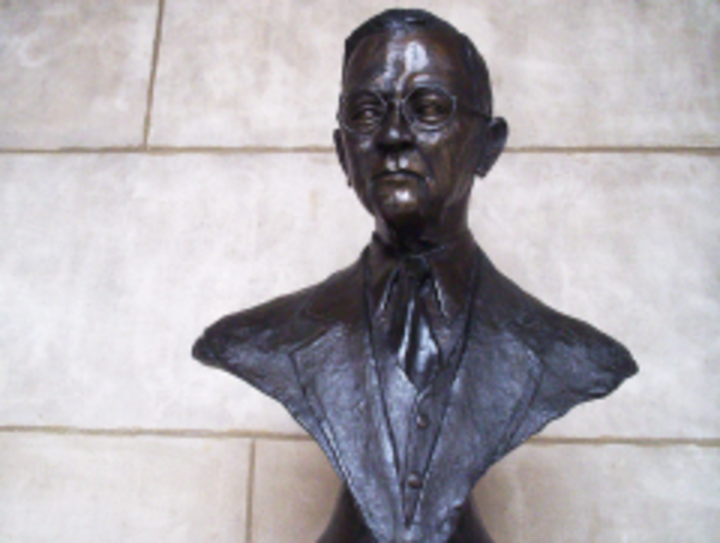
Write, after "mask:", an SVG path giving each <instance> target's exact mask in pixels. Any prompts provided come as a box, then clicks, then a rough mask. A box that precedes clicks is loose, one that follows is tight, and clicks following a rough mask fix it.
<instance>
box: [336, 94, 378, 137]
mask: <svg viewBox="0 0 720 543" xmlns="http://www.w3.org/2000/svg"><path fill="white" fill-rule="evenodd" d="M385 108H386V106H385V102H384V101H383V100H382V99H381V98H380V97H379V96H377V95H375V94H373V93H371V92H360V93H355V94H351V95H350V96H348V97H347V98H346V99H345V100H344V101H343V104H342V108H341V116H342V122H343V124H344V125H345V126H346V127H347V128H349V129H350V130H354V131H357V132H368V131H370V130H373V129H374V128H376V127H377V126H378V125H379V124H380V123H381V122H382V120H383V118H384V116H385Z"/></svg>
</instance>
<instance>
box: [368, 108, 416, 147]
mask: <svg viewBox="0 0 720 543" xmlns="http://www.w3.org/2000/svg"><path fill="white" fill-rule="evenodd" d="M376 142H377V145H378V147H380V148H381V149H385V150H388V151H398V150H402V149H405V148H408V147H411V146H412V145H413V142H414V135H413V132H412V130H411V129H410V125H409V123H408V121H407V119H406V118H405V115H403V113H402V108H401V107H400V104H398V103H397V102H395V103H392V104H388V112H387V117H386V118H385V120H384V122H383V123H382V124H381V125H380V128H379V130H378V132H377V135H376Z"/></svg>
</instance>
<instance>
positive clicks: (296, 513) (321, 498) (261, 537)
mask: <svg viewBox="0 0 720 543" xmlns="http://www.w3.org/2000/svg"><path fill="white" fill-rule="evenodd" d="M253 487H254V493H253V507H252V510H253V519H252V542H253V543H298V542H300V541H308V542H309V541H316V540H317V538H318V537H319V536H320V534H321V533H322V532H323V530H324V529H325V526H326V525H327V523H328V521H329V520H330V515H331V513H332V510H333V507H334V506H335V499H336V497H337V493H338V490H339V488H340V482H339V480H338V478H337V476H336V475H335V472H334V471H333V470H332V468H331V467H330V464H328V462H327V460H326V458H325V456H324V455H323V453H322V451H321V450H320V448H319V447H318V446H317V445H315V444H314V443H312V442H309V441H277V440H259V441H258V442H257V445H256V451H255V482H254V485H253Z"/></svg>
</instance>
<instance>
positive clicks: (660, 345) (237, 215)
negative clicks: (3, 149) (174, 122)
mask: <svg viewBox="0 0 720 543" xmlns="http://www.w3.org/2000/svg"><path fill="white" fill-rule="evenodd" d="M719 169H720V159H718V158H717V157H707V156H690V155H688V156H678V155H662V154H655V155H649V156H642V155H630V154H622V155H612V154H599V155H557V154H547V155H546V154H530V155H518V154H511V155H507V156H506V157H504V158H503V159H502V160H501V162H500V164H499V165H498V168H497V171H496V172H494V173H493V175H491V177H490V178H489V179H488V180H486V181H483V182H482V183H480V185H479V187H478V190H477V193H476V196H475V200H474V204H473V210H472V223H473V229H474V231H475V232H476V234H477V237H478V239H479V240H480V242H481V243H482V245H483V246H484V247H485V249H486V250H487V252H488V254H489V255H490V256H491V257H492V258H493V260H494V261H495V262H496V264H497V265H498V266H499V268H500V269H502V270H504V271H506V272H507V273H508V274H509V275H510V276H511V277H512V278H514V279H515V280H516V281H517V282H518V283H519V284H520V285H521V286H523V287H524V288H526V289H527V290H529V291H530V292H532V293H534V294H536V295H537V296H538V297H540V298H541V299H543V300H545V301H547V302H548V303H550V304H551V305H553V306H555V307H558V308H559V309H561V310H563V311H566V312H569V313H570V314H573V315H576V316H578V317H580V318H583V319H586V320H588V321H590V322H592V323H593V324H595V325H596V326H598V327H599V328H600V329H603V330H606V331H607V332H609V333H611V334H613V335H615V336H617V337H618V338H619V339H621V340H622V341H623V342H625V343H626V344H627V345H628V346H629V347H630V349H631V350H632V352H633V353H634V354H635V356H636V358H637V360H638V362H639V364H640V368H641V373H640V374H639V375H638V376H637V377H635V378H634V379H632V380H631V381H630V382H628V383H627V384H626V385H624V386H623V387H622V388H621V390H620V391H619V392H618V393H617V394H616V395H614V396H612V397H611V398H610V399H608V400H607V401H603V402H596V403H593V404H589V405H587V406H585V407H581V408H578V409H577V410H576V411H574V412H573V413H571V414H570V415H569V416H568V417H567V418H565V419H563V420H562V421H561V422H558V423H555V424H554V425H552V426H551V427H550V429H549V430H548V432H549V433H551V434H554V435H569V436H587V437H593V436H595V437H596V436H605V435H616V436H626V437H632V436H647V437H689V438H702V437H718V436H720V426H719V424H720V423H719V422H718V421H720V416H719V414H720V398H719V397H718V395H717V393H716V392H717V390H718V386H720V385H719V382H718V379H719V378H720V375H719V374H718V372H717V368H716V366H717V364H714V363H713V361H716V360H718V357H719V356H720V343H719V341H720V340H718V338H720V330H718V326H719V323H720V292H718V289H719V288H720V287H719V286H718V283H717V277H718V274H719V272H720V269H719V268H720V265H719V264H720V257H719V256H718V255H720V247H718V243H719V242H718V240H719V239H720V238H718V233H719V232H720V224H719V221H720V218H719V217H718V215H717V213H716V210H717V209H718V206H719V205H720V190H719V186H718V182H717V179H718V170H719ZM0 178H2V179H3V182H2V184H0V299H2V300H3V304H0V322H1V323H2V326H0V344H2V345H3V349H2V357H3V358H2V364H3V367H4V368H5V370H4V371H3V372H2V378H1V379H0V420H1V421H2V423H3V424H16V425H22V424H32V425H71V426H80V427H93V428H97V427H101V428H102V427H144V428H157V427H160V428H212V429H229V428H241V429H247V430H261V431H272V432H283V433H288V432H289V433H299V432H300V430H299V428H298V426H297V425H296V424H295V423H294V422H293V421H292V420H291V418H290V417H289V416H288V415H287V414H286V413H285V411H284V409H283V408H282V407H280V406H279V405H277V404H275V403H274V402H273V401H271V400H269V399H267V398H264V397H263V396H261V395H260V394H259V393H257V392H255V391H253V390H252V389H250V388H249V387H248V386H246V385H245V384H243V383H242V382H240V381H238V380H237V379H234V378H232V377H231V376H229V375H227V374H225V373H222V372H218V371H213V370H210V369H207V368H206V367H204V366H201V365H199V364H197V363H195V362H194V361H192V360H191V358H190V356H189V348H190V345H191V343H192V342H193V341H194V339H195V338H196V337H197V335H198V334H199V333H200V331H201V330H202V329H203V327H204V326H206V325H208V324H209V323H211V322H213V321H214V320H215V319H217V318H218V317H220V316H221V315H224V314H227V313H230V312H232V311H235V310H238V309H241V308H245V307H248V306H250V305H253V304H256V303H259V302H261V301H263V300H266V299H268V298H271V297H274V296H278V295H280V294H282V293H286V292H290V291H293V290H296V289H299V288H301V287H303V286H306V285H309V284H311V283H313V282H316V281H319V280H322V279H323V278H325V277H326V276H327V275H328V274H329V273H331V272H333V271H335V270H337V269H339V268H340V267H342V266H344V265H346V264H348V263H350V262H352V261H353V260H354V259H355V258H356V257H357V255H358V254H359V252H360V250H361V248H362V247H363V245H364V244H365V243H366V241H367V239H368V234H369V231H370V222H369V220H368V219H367V218H366V217H365V215H364V213H363V212H362V210H361V209H360V206H359V205H358V204H357V203H356V202H355V200H354V198H353V196H352V194H351V192H350V191H349V190H348V189H347V187H345V185H344V183H343V180H342V176H341V174H340V171H339V168H338V167H337V166H336V165H335V163H334V158H333V157H332V155H330V154H307V155H306V154H281V155H278V154H258V155H249V154H234V155H233V154H217V155H203V154H187V155H157V156H147V155H128V154H105V155H102V156H94V155H64V156H5V157H0Z"/></svg>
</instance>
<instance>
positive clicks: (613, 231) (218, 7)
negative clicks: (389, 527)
mask: <svg viewBox="0 0 720 543" xmlns="http://www.w3.org/2000/svg"><path fill="white" fill-rule="evenodd" d="M395 5H401V3H399V2H389V1H380V0H368V1H358V2H352V3H350V2H335V1H332V0H304V1H298V0H274V1H271V0H235V1H228V2H207V1H203V0H122V1H121V0H108V1H105V2H95V1H91V0H63V1H60V2H42V1H40V0H22V1H21V0H0V346H1V349H0V367H1V368H2V371H0V540H2V541H22V542H36V541H38V542H39V541H53V542H56V543H63V542H71V541H72V542H73V543H77V542H86V541H87V542H96V541H102V542H114V541H117V542H128V541H132V542H143V541H148V542H150V541H152V542H156V541H162V542H188V543H190V542H192V543H196V542H206V541H223V542H245V541H247V542H250V541H252V542H254V543H285V542H287V543H291V542H292V543H295V542H305V541H308V542H310V541H314V538H315V537H316V536H317V535H318V534H319V532H320V530H321V528H322V526H323V524H324V523H325V522H326V520H327V518H328V515H329V512H330V508H331V507H332V504H333V501H334V493H335V492H336V489H337V487H338V481H337V479H336V478H335V476H334V475H333V474H332V472H331V469H330V467H329V465H328V464H327V462H326V461H325V459H324V458H323V457H322V455H321V453H320V452H319V449H318V448H317V446H316V445H315V444H314V443H313V442H312V441H310V440H309V439H308V438H307V436H306V435H305V434H304V433H303V431H302V430H301V429H300V428H299V427H298V426H297V424H296V423H295V422H293V420H292V419H291V418H290V417H289V416H288V415H287V414H286V413H285V412H284V410H283V409H282V408H281V407H279V406H278V405H277V404H275V403H274V402H273V401H271V400H269V399H267V398H265V397H263V396H262V395H260V394H259V393H257V392H255V391H253V390H252V389H250V388H249V387H248V386H246V385H245V384H244V383H242V382H240V381H238V380H234V379H232V378H231V377H230V376H228V375H226V374H223V373H220V372H217V371H211V370H209V369H207V368H205V367H202V366H200V365H199V364H197V363H195V362H194V361H192V360H191V358H190V356H189V349H190V345H191V343H192V341H193V340H194V339H195V337H196V336H197V335H198V334H199V332H200V331H201V330H202V328H203V327H204V326H205V325H207V324H208V323H210V322H212V321H213V320H215V319H216V318H217V317H219V316H220V315H223V314H225V313H228V312H231V311H234V310H237V309H240V308H244V307H247V306H249V305H252V304H255V303H258V302H260V301H263V300H265V299H268V298H271V297H274V296H277V295H279V294H282V293H285V292H288V291H291V290H294V289H297V288H300V287H302V286H305V285H308V284H310V283H313V282H317V281H319V280H322V279H323V278H325V277H326V276H327V275H328V274H329V273H331V272H332V271H334V270H336V269H338V268H340V267H342V266H344V265H347V264H349V263H350V262H352V261H353V260H354V259H355V258H356V256H357V254H358V253H359V251H360V250H361V248H362V247H363V246H364V244H365V243H366V242H367V239H368V237H369V233H370V228H371V223H370V220H369V218H368V217H366V216H365V215H364V214H363V212H362V210H361V209H360V207H359V206H358V205H357V203H356V202H355V200H354V196H353V195H352V193H351V192H350V191H349V190H348V189H347V187H346V185H345V181H344V179H343V176H342V173H341V171H340V168H339V167H338V165H337V163H336V159H335V156H334V153H333V150H332V140H331V132H332V130H333V128H334V109H335V104H336V100H337V98H336V97H337V93H338V90H339V73H340V56H341V50H342V44H343V38H344V36H345V35H347V33H348V32H349V31H350V30H351V29H352V28H354V26H356V25H357V24H358V23H359V22H361V21H362V20H364V19H365V18H367V17H368V16H370V15H372V14H374V13H375V12H377V11H379V10H381V9H384V8H387V7H391V6H395ZM415 5H416V6H418V7H424V8H427V9H430V10H432V11H434V12H436V13H437V14H438V15H441V16H443V17H446V18H447V19H449V20H450V21H451V22H453V23H455V24H456V25H457V26H458V27H459V28H460V29H461V30H462V31H464V32H465V33H467V34H468V35H470V37H471V38H472V39H473V40H474V41H475V42H476V44H477V45H478V47H479V49H480V50H481V51H482V52H483V53H484V55H485V56H486V58H487V60H488V64H489V66H490V70H491V74H492V77H493V82H494V88H495V94H496V111H497V112H498V114H500V115H503V116H505V117H506V118H507V120H508V122H509V124H510V126H511V137H510V141H509V147H510V148H509V149H508V151H507V153H506V154H505V155H504V156H503V157H502V158H501V160H500V162H499V164H498V165H497V167H496V168H495V170H494V171H493V172H492V173H491V175H490V176H489V177H488V178H487V179H486V180H483V181H482V182H479V183H478V185H477V187H476V191H475V195H474V200H473V207H472V217H471V222H472V227H473V230H474V232H475V234H476V237H477V238H478V240H479V241H480V243H481V244H482V245H483V247H484V248H485V249H486V251H487V252H488V254H489V255H490V256H491V258H492V259H493V260H494V261H495V263H496V264H497V265H498V267H499V268H500V269H502V270H503V271H505V272H506V273H507V274H508V275H510V276H511V277H512V278H513V279H515V280H516V281H517V282H518V283H519V284H520V285H521V286H523V288H525V289H526V290H529V291H530V292H532V293H534V294H536V295H537V296H538V297H540V298H541V299H543V300H545V301H546V302H548V303H549V304H550V305H552V306H554V307H557V308H558V309H560V310H562V311H564V312H567V313H570V314H572V315H576V316H578V317H580V318H583V319H585V320H588V321H590V322H592V323H593V324H595V325H596V326H598V327H599V328H601V329H603V330H605V331H607V332H608V333H610V334H611V335H613V336H616V337H617V338H618V339H620V340H621V341H623V342H624V343H625V344H626V345H628V346H629V348H630V349H631V351H632V352H633V353H634V355H635V357H636V359H637V360H638V363H639V365H640V374H639V375H638V376H637V377H635V378H634V379H632V380H631V381H629V382H628V383H627V384H626V385H624V386H623V387H622V388H621V389H620V391H619V392H618V393H617V394H615V395H614V396H612V397H611V398H610V399H608V400H606V401H603V402H597V403H591V404H588V405H585V406H582V407H580V408H577V409H576V410H574V411H573V412H572V413H571V414H570V415H568V416H567V417H566V418H564V419H563V420H561V421H559V422H556V423H554V424H552V425H550V426H549V427H548V428H547V429H546V431H545V432H543V433H542V434H541V435H540V436H538V437H536V438H534V439H532V440H531V441H530V442H529V443H528V444H526V445H524V446H523V447H521V448H520V449H518V450H517V451H516V452H514V453H512V454H511V455H510V456H509V457H507V458H506V459H504V460H503V461H502V462H500V463H499V464H498V465H497V466H495V467H494V468H493V469H492V470H491V472H490V473H489V474H488V475H487V476H486V477H485V479H484V480H483V481H482V482H481V484H480V485H479V486H478V488H477V489H476V494H477V496H478V498H479V501H480V503H481V508H482V510H483V512H484V516H485V517H486V519H487V522H488V525H489V528H490V531H491V533H492V534H493V535H494V536H495V537H496V539H497V541H498V543H502V542H505V541H508V542H545V541H572V542H603V543H605V542H621V541H623V542H624V541H631V542H640V541H653V542H654V541H668V542H676V541H683V542H707V541H711V540H713V539H715V538H717V537H718V534H719V533H720V476H719V475H720V369H719V368H720V153H719V150H720V63H719V62H718V49H719V48H720V4H719V3H717V2H713V1H711V0H706V1H701V0H695V1H688V2H677V1H673V0H658V1H656V2H630V1H622V0H604V1H597V2H562V1H560V0H554V1H553V0H544V1H543V0H540V1H533V2H522V3H521V2H502V1H500V0H484V1H477V0H458V1H449V0H445V1H444V2H440V1H434V0H418V1H417V2H415Z"/></svg>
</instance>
